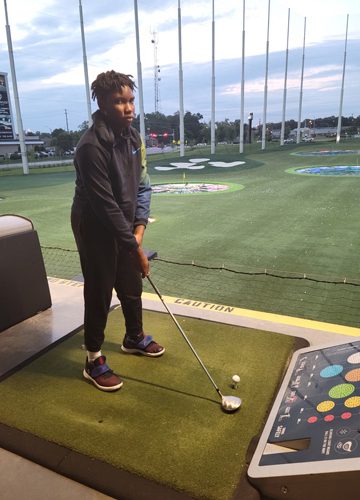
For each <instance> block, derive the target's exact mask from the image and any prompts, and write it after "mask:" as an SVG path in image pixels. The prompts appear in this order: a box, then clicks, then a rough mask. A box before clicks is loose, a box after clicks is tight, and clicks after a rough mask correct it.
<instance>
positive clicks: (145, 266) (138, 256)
mask: <svg viewBox="0 0 360 500" xmlns="http://www.w3.org/2000/svg"><path fill="white" fill-rule="evenodd" d="M130 255H131V259H132V263H133V265H134V267H135V269H137V270H138V271H139V273H141V276H142V277H143V278H145V277H146V276H148V275H149V274H150V268H149V261H148V258H147V257H146V255H145V254H144V252H143V250H142V248H141V247H138V248H137V249H136V250H132V251H131V252H130Z"/></svg>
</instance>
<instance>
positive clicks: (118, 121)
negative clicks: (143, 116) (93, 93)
mask: <svg viewBox="0 0 360 500" xmlns="http://www.w3.org/2000/svg"><path fill="white" fill-rule="evenodd" d="M134 100H135V96H134V94H133V92H132V90H131V88H130V87H122V91H121V92H118V91H114V92H111V93H110V94H108V95H107V98H106V99H105V100H100V99H99V102H98V104H99V108H100V109H101V111H102V112H103V113H104V114H105V115H106V117H107V118H108V120H109V122H110V125H111V127H112V128H113V129H114V130H115V131H117V132H123V130H124V129H126V128H127V127H130V125H131V123H132V121H133V119H134V114H135V103H134Z"/></svg>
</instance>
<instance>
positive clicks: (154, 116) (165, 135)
mask: <svg viewBox="0 0 360 500" xmlns="http://www.w3.org/2000/svg"><path fill="white" fill-rule="evenodd" d="M179 121H180V120H179V112H178V111H177V112H176V113H174V114H172V115H168V116H166V115H164V114H162V113H160V112H156V113H147V114H146V115H145V130H146V136H147V140H148V141H150V140H151V138H153V141H152V142H153V143H155V144H158V145H162V144H163V145H167V144H172V143H178V141H180V129H179ZM337 122H338V118H337V117H336V116H334V115H332V116H328V117H325V118H315V119H314V118H313V117H312V118H306V119H304V120H303V121H302V122H301V127H306V126H308V127H310V128H327V127H329V128H333V127H337ZM341 123H342V127H343V129H345V130H346V132H347V133H348V134H349V135H353V134H356V133H357V132H358V131H359V130H360V115H359V116H358V117H357V118H354V117H353V116H349V117H345V116H343V117H342V119H341ZM215 125H216V127H215V135H216V141H217V142H227V143H237V142H239V135H240V120H234V121H230V120H229V119H228V118H225V120H223V121H217V122H215ZM297 125H298V124H297V121H295V120H287V121H286V122H285V131H284V132H285V134H284V136H285V139H286V138H287V137H289V135H290V132H291V131H292V130H294V129H296V128H297ZM133 126H134V127H135V128H136V129H137V130H139V131H140V115H137V116H136V117H135V118H134V121H133ZM87 128H88V122H87V121H84V122H83V123H82V124H81V125H79V127H78V129H77V130H76V131H70V132H67V131H66V130H64V129H62V128H56V129H54V130H53V131H52V132H51V134H49V133H47V132H44V133H40V132H36V135H39V136H40V138H41V139H44V138H49V139H51V142H50V145H51V146H52V147H54V148H55V149H56V150H57V151H59V152H60V153H61V152H65V151H67V150H71V149H73V148H74V147H75V146H76V144H77V143H78V142H79V140H80V138H81V136H82V135H83V134H84V132H85V131H86V130H87ZM266 128H267V137H266V140H271V133H272V131H273V130H280V129H281V122H277V123H273V122H269V123H267V124H266ZM251 130H252V138H254V136H255V135H256V137H257V138H258V139H261V138H262V137H261V136H262V126H259V125H257V126H255V127H252V128H251ZM27 135H35V134H32V133H28V134H27ZM184 135H185V141H186V142H187V144H189V145H193V144H198V143H206V144H210V141H211V127H210V122H205V121H203V115H202V114H200V113H191V112H190V111H186V113H185V114H184ZM248 141H249V124H248V123H244V142H248ZM148 144H149V142H148Z"/></svg>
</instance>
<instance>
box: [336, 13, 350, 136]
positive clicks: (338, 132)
mask: <svg viewBox="0 0 360 500" xmlns="http://www.w3.org/2000/svg"><path fill="white" fill-rule="evenodd" d="M348 26H349V14H348V15H347V19H346V36H345V51H344V66H343V74H342V84H341V94H340V109H339V117H338V126H337V132H336V142H340V134H341V118H342V116H341V115H342V105H343V99H344V81H345V66H346V46H347V36H348Z"/></svg>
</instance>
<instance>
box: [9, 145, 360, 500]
mask: <svg viewBox="0 0 360 500" xmlns="http://www.w3.org/2000/svg"><path fill="white" fill-rule="evenodd" d="M345 146H346V147H345ZM359 146H360V141H347V142H346V144H345V145H343V144H341V145H336V147H335V143H334V142H324V143H320V142H318V143H317V142H315V143H312V144H301V145H286V146H284V147H279V146H278V145H276V144H275V145H274V144H270V145H269V148H268V149H267V150H265V151H261V149H260V145H258V144H253V145H246V147H245V152H244V154H241V155H240V154H239V153H238V152H237V146H224V147H218V148H217V153H216V155H210V154H209V148H207V147H202V148H194V149H193V150H191V151H190V150H189V151H187V152H186V156H185V157H184V158H179V156H178V154H159V155H156V156H150V157H149V158H148V168H149V174H150V176H151V180H152V185H153V197H152V206H151V217H150V219H151V222H150V223H149V225H148V228H147V230H146V234H145V239H144V247H145V248H146V249H149V250H152V251H155V252H157V257H156V258H155V259H154V260H152V261H151V264H150V269H151V277H152V278H153V279H154V282H155V283H156V285H157V286H158V288H159V289H160V290H161V293H162V294H163V295H164V296H165V295H166V296H168V297H171V298H172V299H173V302H172V303H173V304H174V303H177V304H184V305H187V304H188V305H191V306H192V307H195V308H196V307H205V305H206V307H207V306H208V309H209V310H210V313H214V314H216V313H217V312H221V311H223V308H225V310H226V308H230V309H231V308H233V307H236V308H243V309H249V310H253V311H263V312H267V313H275V314H277V315H286V316H292V317H294V318H305V319H309V320H315V321H321V322H325V323H329V324H330V323H331V324H335V325H344V326H350V327H356V328H357V327H358V325H359V319H360V318H359V316H360V313H359V312H358V309H359V308H358V299H359V298H360V297H359V296H358V294H359V292H358V290H359V285H360V270H359V266H358V257H357V249H358V247H359V244H360V235H359V232H358V231H357V228H358V225H359V219H360V216H359V211H358V183H359V182H360V178H358V175H357V168H356V167H358V159H359V156H360V154H359ZM341 148H343V151H344V153H342V151H341ZM345 150H346V152H345ZM319 151H321V152H322V154H319V155H318V156H317V157H316V161H314V156H315V155H314V154H309V153H311V152H312V153H314V152H319ZM335 151H336V152H335ZM299 153H302V154H299ZM304 153H307V154H304ZM325 167H326V168H325ZM344 167H348V168H344ZM349 167H351V168H349ZM326 169H327V170H326ZM326 172H328V175H327V174H326ZM19 174H21V170H18V169H17V170H15V169H14V170H3V171H0V198H1V200H0V207H1V211H0V214H17V215H21V216H24V217H27V218H29V219H31V220H32V221H33V223H34V228H35V229H36V230H37V232H38V236H39V239H40V243H41V250H42V253H43V257H44V261H45V267H46V273H47V276H48V277H50V278H51V279H54V280H55V281H56V280H57V279H59V278H60V280H58V281H60V282H61V279H63V280H74V279H77V278H78V277H79V275H80V274H81V270H80V265H79V260H78V255H77V252H76V249H75V243H74V241H73V236H72V233H71V228H70V207H71V202H72V197H73V192H74V182H75V172H74V168H73V167H72V166H67V167H46V166H45V165H43V166H42V167H41V168H31V169H30V175H28V176H24V175H19ZM51 279H50V281H51ZM78 283H79V282H78ZM144 290H145V291H146V292H147V294H146V295H147V296H148V294H150V293H153V289H152V288H151V286H150V284H149V282H148V280H144ZM78 293H79V297H81V293H82V290H81V288H79V289H78ZM178 319H179V322H180V324H181V327H183V328H184V330H185V333H186V334H187V335H188V336H189V338H190V341H191V342H192V343H193V346H194V348H196V351H197V352H198V354H199V355H200V357H201V359H202V361H203V362H204V364H205V366H206V367H207V368H208V369H209V372H210V373H211V374H212V376H214V379H215V381H216V382H217V383H218V384H219V388H220V389H221V391H222V392H223V393H224V394H225V395H229V396H234V397H240V398H241V399H242V401H243V402H242V405H241V406H240V408H239V410H238V411H237V412H234V413H233V414H227V413H225V412H224V411H221V404H220V401H219V396H218V394H216V391H215V390H214V387H212V385H211V383H210V381H209V380H208V379H207V377H206V374H205V373H204V372H203V371H202V370H201V367H200V366H199V364H198V363H197V362H196V359H195V358H194V356H193V355H192V353H191V352H190V350H189V349H188V346H187V345H186V343H185V342H184V341H183V339H182V338H181V336H180V335H179V332H176V327H175V325H174V324H173V323H172V322H171V318H170V317H169V315H167V314H165V312H158V311H157V312H156V311H152V310H147V311H145V313H144V320H145V323H146V325H147V326H146V328H148V331H149V333H151V334H153V335H154V336H155V338H156V341H158V342H160V343H162V344H163V345H164V346H165V347H166V353H165V355H164V356H162V357H161V358H159V359H150V360H149V359H146V358H144V357H141V356H140V357H139V356H129V355H126V354H121V350H120V343H121V339H122V335H123V332H124V325H123V319H122V315H121V313H120V311H119V310H118V309H116V310H114V311H112V312H111V314H110V315H109V321H108V325H107V330H106V340H105V344H104V352H105V353H106V355H107V356H108V357H109V363H110V364H111V366H112V367H113V369H114V370H115V372H116V373H119V375H120V376H121V378H122V379H123V380H124V387H123V388H122V389H121V391H120V393H113V394H106V393H101V392H100V391H98V390H97V389H96V388H94V387H93V385H92V384H90V383H89V382H87V381H84V378H83V376H82V370H83V364H84V353H83V351H82V350H81V343H82V335H83V332H81V331H80V332H79V333H77V334H76V335H67V338H66V339H64V341H63V342H61V343H58V345H56V346H55V347H54V348H53V349H51V350H49V352H46V353H45V354H43V355H41V356H39V357H37V359H34V360H33V361H32V362H31V363H30V364H27V365H26V366H24V367H21V369H20V370H19V371H17V372H15V373H12V374H11V376H8V377H5V378H4V380H2V382H1V384H0V395H1V397H2V400H4V401H5V400H6V401H7V405H6V406H4V407H2V409H1V411H0V429H1V433H0V434H1V436H2V437H1V439H0V446H1V447H2V448H5V449H8V450H10V451H12V452H14V453H17V454H19V455H21V456H24V457H26V458H28V459H30V460H32V461H34V462H37V463H40V464H41V465H45V466H46V467H48V468H50V469H52V470H55V471H56V472H59V473H60V474H63V475H65V476H67V477H70V478H73V479H75V480H76V481H78V482H80V483H83V484H86V485H88V486H90V487H91V488H93V489H96V490H98V491H101V492H103V493H105V494H108V495H110V496H112V497H114V498H126V499H129V500H133V499H136V500H139V499H140V498H144V499H145V498H154V499H155V498H156V499H159V500H160V499H162V498H164V499H166V500H169V499H171V500H185V499H188V498H196V499H199V500H234V499H235V498H236V499H239V498H245V497H244V495H245V492H244V491H245V490H243V488H250V490H251V487H250V486H247V485H248V483H247V482H246V479H245V476H244V474H245V472H246V470H247V465H248V447H249V445H250V443H251V442H252V440H253V439H254V438H256V436H258V435H259V433H260V432H261V429H262V427H263V425H264V422H265V420H266V418H267V416H268V414H269V410H270V408H271V404H272V402H273V400H274V397H275V395H276V392H277V389H278V388H279V384H280V382H281V380H282V377H283V375H284V373H285V370H286V368H287V366H288V363H289V361H290V358H291V356H292V353H293V352H294V349H297V348H298V347H299V345H301V343H302V339H299V338H296V337H292V336H290V335H283V334H281V333H273V332H268V331H267V332H264V331H262V330H257V329H253V328H243V327H239V326H234V325H229V324H224V323H222V322H220V321H218V320H217V319H213V320H211V321H207V320H205V318H201V317H198V318H191V317H190V318H189V317H185V316H179V318H178ZM119 332H120V336H119ZM67 333H68V332H67ZM41 354H42V353H41ZM234 374H238V375H240V376H241V380H240V384H239V387H238V389H235V388H234V387H233V385H232V381H231V377H232V376H233V375H234ZM29 407H31V408H32V411H31V412H30V413H29V412H27V409H28V408H29ZM119 474H120V475H119ZM142 481H145V483H144V482H142ZM125 485H128V486H125ZM126 488H127V489H126ZM147 488H150V489H151V488H154V489H153V490H151V491H152V493H151V494H150V493H149V491H150V490H148V489H147ZM156 488H160V490H158V489H156ZM161 488H162V489H161ZM251 491H252V490H251ZM139 492H141V495H144V494H145V495H150V496H148V497H146V496H143V497H141V496H138V495H139ZM159 492H160V493H159ZM254 492H255V493H254V494H255V496H250V497H249V499H250V498H251V499H254V500H255V499H256V498H259V497H257V496H256V494H257V492H256V491H255V490H254ZM251 494H253V492H251ZM121 495H122V496H121ZM134 495H135V496H134ZM161 495H163V496H161Z"/></svg>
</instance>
